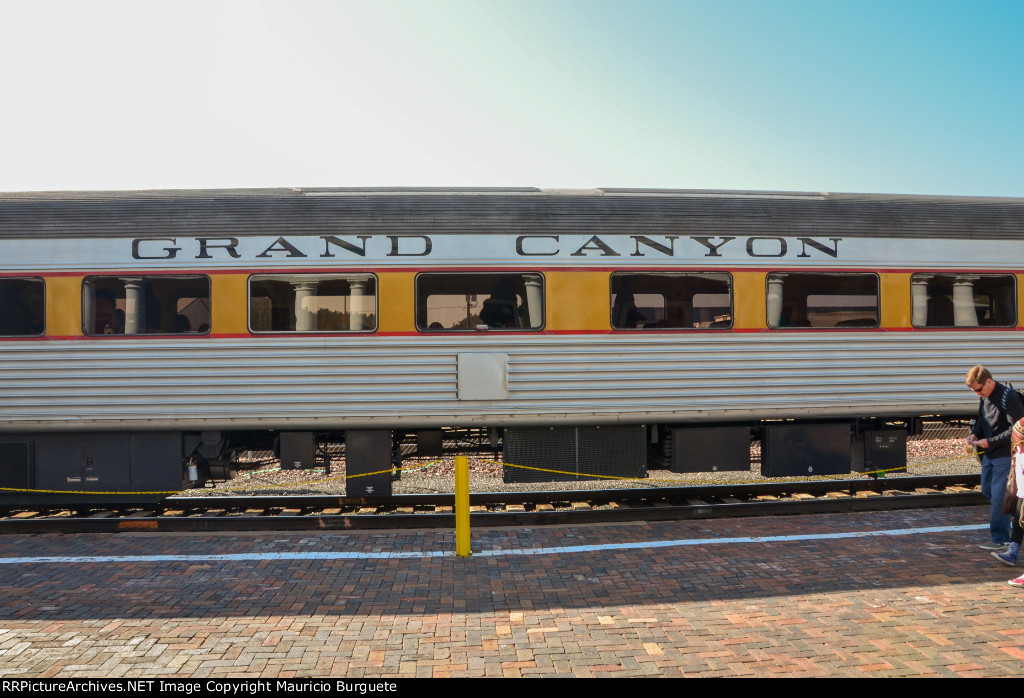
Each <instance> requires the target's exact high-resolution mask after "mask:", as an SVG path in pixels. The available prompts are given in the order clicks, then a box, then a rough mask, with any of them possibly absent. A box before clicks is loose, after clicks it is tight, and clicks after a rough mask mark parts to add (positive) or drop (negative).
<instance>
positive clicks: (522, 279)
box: [416, 273, 544, 332]
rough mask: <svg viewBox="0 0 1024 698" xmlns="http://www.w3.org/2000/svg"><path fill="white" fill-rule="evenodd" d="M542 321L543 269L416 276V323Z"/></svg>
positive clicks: (431, 327)
mask: <svg viewBox="0 0 1024 698" xmlns="http://www.w3.org/2000/svg"><path fill="white" fill-rule="evenodd" d="M543 326H544V278H543V277H542V276H541V275H540V274H515V273H497V274H454V273H453V274H438V273H426V274H420V275H419V276H417V277H416V328H417V329H419V330H421V331H427V332H429V331H439V330H446V331H467V330H469V331H471V330H476V329H483V328H488V329H501V330H539V329H541V328H542V327H543Z"/></svg>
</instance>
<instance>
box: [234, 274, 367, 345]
mask: <svg viewBox="0 0 1024 698" xmlns="http://www.w3.org/2000/svg"><path fill="white" fill-rule="evenodd" d="M249 329H250V330H251V331H253V332H373V331H374V330H376V329H377V278H376V277H375V276H374V275H373V274H287V275H274V276H269V275H266V276H252V277H250V278H249Z"/></svg>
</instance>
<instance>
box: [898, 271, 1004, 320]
mask: <svg viewBox="0 0 1024 698" xmlns="http://www.w3.org/2000/svg"><path fill="white" fill-rule="evenodd" d="M915 276H945V277H949V278H956V277H957V276H978V277H988V278H990V279H994V278H999V277H1002V278H1008V279H1010V282H1011V289H1010V293H1009V295H1008V297H1009V299H1010V300H1011V301H1012V302H1013V315H1014V317H1013V322H1012V323H1010V324H1008V325H982V324H981V323H980V322H979V323H978V324H977V325H956V324H952V325H929V324H924V325H916V324H914V313H913V307H914V291H913V288H914V277H915ZM909 302H910V308H911V312H910V326H911V327H913V328H914V329H916V330H1006V329H1013V328H1016V327H1019V326H1020V298H1019V296H1018V280H1017V275H1016V274H1014V273H1012V272H987V271H963V270H960V271H948V270H943V271H915V272H913V273H911V275H910V296H909ZM975 307H977V306H975ZM925 322H926V323H927V303H926V310H925Z"/></svg>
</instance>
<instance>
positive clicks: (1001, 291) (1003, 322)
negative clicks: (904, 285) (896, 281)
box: [910, 274, 1017, 327]
mask: <svg viewBox="0 0 1024 698" xmlns="http://www.w3.org/2000/svg"><path fill="white" fill-rule="evenodd" d="M910 299H911V318H910V319H911V324H913V325H914V327H1014V326H1015V325H1016V324H1017V280H1016V278H1015V277H1014V276H1013V275H1012V274H914V275H913V276H911V277H910Z"/></svg>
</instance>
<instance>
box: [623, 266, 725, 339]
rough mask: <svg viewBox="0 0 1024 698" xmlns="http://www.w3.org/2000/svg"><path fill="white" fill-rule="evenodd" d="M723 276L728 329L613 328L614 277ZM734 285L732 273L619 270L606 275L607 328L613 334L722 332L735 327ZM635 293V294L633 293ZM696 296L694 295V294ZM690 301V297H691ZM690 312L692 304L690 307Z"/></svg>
mask: <svg viewBox="0 0 1024 698" xmlns="http://www.w3.org/2000/svg"><path fill="white" fill-rule="evenodd" d="M616 275H632V276H691V277H693V276H712V275H717V276H725V277H726V278H727V280H728V283H729V326H728V327H650V328H647V327H616V326H615V303H614V302H613V298H614V296H615V276H616ZM735 291H736V284H735V280H734V278H733V275H732V272H729V271H710V270H708V271H704V270H686V271H679V270H664V269H659V270H657V271H632V270H627V269H620V270H618V271H613V272H611V273H610V274H609V275H608V326H609V327H611V328H612V330H613V331H615V332H723V331H726V330H732V329H734V328H735V327H736V293H735ZM634 293H635V292H634ZM695 295H696V294H695ZM691 299H692V297H691ZM690 308H691V311H692V308H693V306H692V304H691V306H690Z"/></svg>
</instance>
